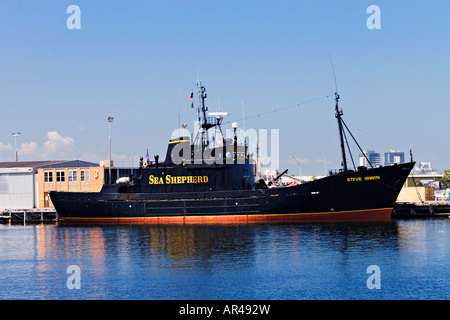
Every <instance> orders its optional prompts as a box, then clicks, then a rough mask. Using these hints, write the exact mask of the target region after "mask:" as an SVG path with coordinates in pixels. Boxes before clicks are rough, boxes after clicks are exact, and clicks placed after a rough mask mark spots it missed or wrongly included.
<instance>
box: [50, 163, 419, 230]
mask: <svg viewBox="0 0 450 320" xmlns="http://www.w3.org/2000/svg"><path fill="white" fill-rule="evenodd" d="M413 166H414V163H405V164H401V165H395V166H388V167H381V168H376V169H370V170H364V171H358V172H345V173H340V174H335V175H331V176H328V177H325V178H322V179H319V180H316V181H312V182H308V183H305V184H301V185H297V186H291V187H279V188H270V189H257V190H230V191H202V192H174V193H142V192H134V193H128V192H125V193H124V192H121V191H120V186H117V185H110V186H107V187H104V188H103V190H102V191H101V192H99V193H82V192H51V193H50V196H51V199H52V202H53V204H54V206H55V208H56V210H57V212H58V215H59V218H60V219H61V220H62V221H64V222H67V223H101V224H107V223H112V224H120V223H157V224H166V223H177V224H188V223H264V222H296V221H299V222H302V221H386V220H389V219H390V216H391V212H392V207H393V204H394V202H395V200H396V198H397V196H398V193H399V192H400V190H401V188H402V186H403V184H404V182H405V180H406V178H407V176H408V174H409V172H410V171H411V169H412V167H413Z"/></svg>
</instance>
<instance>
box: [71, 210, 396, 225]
mask: <svg viewBox="0 0 450 320" xmlns="http://www.w3.org/2000/svg"><path fill="white" fill-rule="evenodd" d="M391 213H392V208H383V209H368V210H354V211H334V212H317V213H286V214H256V215H205V216H175V217H116V218H96V217H88V218H87V217H67V218H63V219H62V220H63V221H64V222H68V223H69V222H72V223H102V224H103V223H114V224H118V223H124V224H126V223H148V224H207V223H258V222H301V221H305V222H306V221H386V220H389V219H390V216H391Z"/></svg>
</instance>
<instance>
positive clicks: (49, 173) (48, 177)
mask: <svg viewBox="0 0 450 320" xmlns="http://www.w3.org/2000/svg"><path fill="white" fill-rule="evenodd" d="M44 182H53V172H52V171H44Z"/></svg>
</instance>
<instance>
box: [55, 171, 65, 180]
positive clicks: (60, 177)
mask: <svg viewBox="0 0 450 320" xmlns="http://www.w3.org/2000/svg"><path fill="white" fill-rule="evenodd" d="M64 181H66V177H65V174H64V171H56V182H64Z"/></svg>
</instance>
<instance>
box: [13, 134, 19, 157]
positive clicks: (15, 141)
mask: <svg viewBox="0 0 450 320" xmlns="http://www.w3.org/2000/svg"><path fill="white" fill-rule="evenodd" d="M12 135H13V137H14V152H15V154H16V162H18V161H19V154H18V152H17V137H18V136H19V135H20V132H13V133H12Z"/></svg>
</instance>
